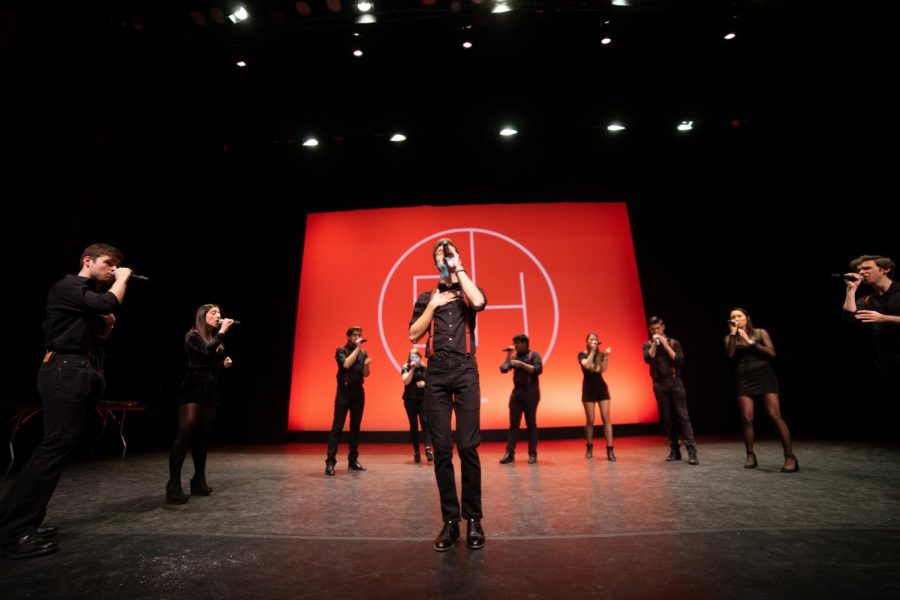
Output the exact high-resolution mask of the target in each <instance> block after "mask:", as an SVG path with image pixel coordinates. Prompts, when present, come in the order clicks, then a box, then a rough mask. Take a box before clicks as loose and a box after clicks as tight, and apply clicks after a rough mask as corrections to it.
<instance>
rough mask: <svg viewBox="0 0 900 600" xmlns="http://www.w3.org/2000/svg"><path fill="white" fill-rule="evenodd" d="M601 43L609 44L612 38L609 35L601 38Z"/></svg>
mask: <svg viewBox="0 0 900 600" xmlns="http://www.w3.org/2000/svg"><path fill="white" fill-rule="evenodd" d="M600 43H601V44H603V45H604V46H605V45H607V44H611V43H612V38H611V37H609V36H608V35H607V36H605V37H604V38H603V39H602V40H600Z"/></svg>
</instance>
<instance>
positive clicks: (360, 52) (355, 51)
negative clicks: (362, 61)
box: [353, 49, 363, 58]
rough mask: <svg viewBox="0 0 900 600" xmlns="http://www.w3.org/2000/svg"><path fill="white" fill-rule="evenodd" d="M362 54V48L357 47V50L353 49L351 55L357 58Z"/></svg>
mask: <svg viewBox="0 0 900 600" xmlns="http://www.w3.org/2000/svg"><path fill="white" fill-rule="evenodd" d="M362 55H363V51H362V50H358V49H357V50H354V51H353V56H355V57H356V58H359V57H360V56H362Z"/></svg>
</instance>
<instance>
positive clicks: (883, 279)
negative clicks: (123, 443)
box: [843, 255, 900, 400]
mask: <svg viewBox="0 0 900 600" xmlns="http://www.w3.org/2000/svg"><path fill="white" fill-rule="evenodd" d="M850 268H851V269H852V272H850V273H847V274H846V275H845V276H844V277H845V278H846V280H847V292H846V296H845V298H844V307H843V308H844V318H845V320H847V321H851V322H856V323H861V324H863V325H864V326H866V327H868V328H869V329H870V330H871V332H872V340H873V342H874V345H875V360H876V363H877V367H878V370H879V371H880V372H881V374H882V376H883V377H884V379H885V381H886V382H887V384H888V386H889V387H890V388H891V395H892V396H893V400H900V289H897V286H896V285H895V284H894V281H893V279H894V268H895V265H894V261H893V260H891V259H890V258H888V257H886V256H871V255H865V256H860V257H859V258H856V259H854V260H853V261H851V262H850ZM860 284H866V285H868V286H869V287H870V288H871V289H872V293H870V294H861V295H860V296H858V297H857V295H856V294H857V290H858V288H859V286H860Z"/></svg>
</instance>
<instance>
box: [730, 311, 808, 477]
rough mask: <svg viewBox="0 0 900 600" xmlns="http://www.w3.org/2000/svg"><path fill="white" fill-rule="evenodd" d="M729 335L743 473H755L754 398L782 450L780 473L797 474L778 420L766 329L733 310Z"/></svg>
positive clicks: (788, 441) (788, 434)
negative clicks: (743, 451) (744, 450)
mask: <svg viewBox="0 0 900 600" xmlns="http://www.w3.org/2000/svg"><path fill="white" fill-rule="evenodd" d="M728 328H729V333H728V335H727V336H725V353H726V354H727V355H728V358H731V359H734V363H735V365H734V378H735V388H736V391H737V399H738V405H739V407H740V411H741V426H742V428H743V431H744V445H745V446H746V447H747V459H746V461H745V462H744V468H745V469H755V468H756V465H757V462H756V454H755V453H754V452H753V397H754V396H762V399H763V403H764V404H765V407H766V412H767V413H768V414H769V418H771V419H772V422H773V423H774V424H775V430H776V431H777V432H778V439H779V441H781V447H782V448H783V449H784V466H783V467H782V468H781V472H782V473H796V472H797V471H799V470H800V464H799V463H798V462H797V457H796V456H794V453H793V451H792V449H791V432H790V431H789V430H788V426H787V423H785V422H784V419H782V418H781V407H780V405H779V402H778V380H777V379H776V378H775V370H774V369H772V359H773V358H775V347H774V346H773V345H772V338H770V337H769V332H767V331H766V330H765V329H757V328H755V327H753V322H752V321H751V320H750V315H748V314H747V311H746V310H744V309H742V308H735V309H732V311H731V314H730V315H729V317H728Z"/></svg>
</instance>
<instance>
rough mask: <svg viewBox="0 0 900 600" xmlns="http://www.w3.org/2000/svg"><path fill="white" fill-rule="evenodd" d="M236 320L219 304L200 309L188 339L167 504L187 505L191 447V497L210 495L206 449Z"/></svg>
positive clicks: (171, 457) (228, 362) (229, 359)
mask: <svg viewBox="0 0 900 600" xmlns="http://www.w3.org/2000/svg"><path fill="white" fill-rule="evenodd" d="M233 324H234V319H223V318H222V311H221V310H220V309H219V307H218V306H216V305H215V304H204V305H203V306H201V307H200V308H198V309H197V315H196V317H195V318H194V326H193V327H192V328H191V329H190V330H189V331H188V332H187V333H186V334H185V336H184V349H185V352H187V355H188V371H187V374H186V375H185V376H184V380H183V381H182V382H181V389H180V390H179V391H178V437H176V438H175V442H174V443H173V444H172V450H171V452H170V453H169V482H168V483H167V484H166V501H167V502H170V503H172V504H184V503H185V502H187V501H188V498H189V497H188V496H187V495H185V493H184V491H182V489H181V465H182V464H184V457H185V455H186V454H187V451H188V448H190V449H191V456H192V457H193V459H194V476H193V478H191V495H194V496H209V495H210V493H212V488H210V487H209V486H208V485H206V448H207V440H208V437H209V430H210V426H211V425H212V420H213V417H214V416H215V414H216V409H217V408H218V406H219V374H220V372H221V370H222V369H223V368H224V369H227V368H228V367H230V366H231V365H232V360H231V358H230V357H228V356H225V346H224V344H223V343H222V341H223V339H224V337H225V333H226V332H227V331H228V329H229V328H230V327H231V326H232V325H233Z"/></svg>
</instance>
